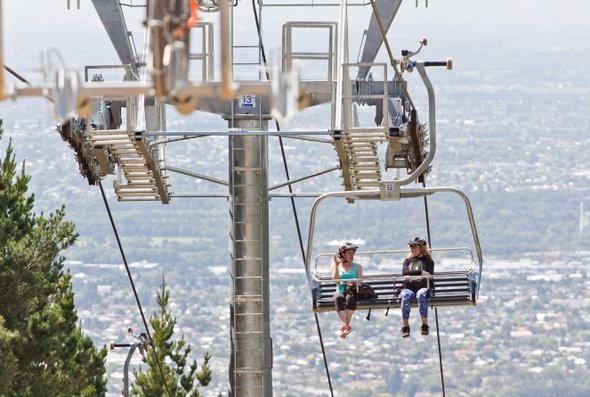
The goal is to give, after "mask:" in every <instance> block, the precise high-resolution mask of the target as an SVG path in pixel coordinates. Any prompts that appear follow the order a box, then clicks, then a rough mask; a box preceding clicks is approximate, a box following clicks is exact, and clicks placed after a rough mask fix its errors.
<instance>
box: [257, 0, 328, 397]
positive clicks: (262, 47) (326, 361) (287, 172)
mask: <svg viewBox="0 0 590 397" xmlns="http://www.w3.org/2000/svg"><path fill="white" fill-rule="evenodd" d="M255 1H256V0H252V11H253V13H254V20H255V22H256V32H257V33H258V45H259V47H260V54H261V56H262V62H263V64H264V69H265V74H266V79H267V80H270V79H271V76H270V73H269V71H268V63H267V59H266V51H265V49H264V42H263V40H262V30H261V29H260V20H259V18H258V13H257V11H256V4H255ZM275 125H276V128H277V131H281V126H280V124H279V121H278V120H277V119H275ZM278 138H279V145H280V147H281V156H282V158H283V166H284V168H285V178H286V179H287V187H288V189H289V194H290V195H291V197H290V199H291V200H290V201H291V208H292V210H293V218H294V221H295V227H296V229H297V237H298V238H299V248H300V249H301V258H302V259H303V267H304V268H305V247H304V245H303V237H302V235H301V227H300V225H299V216H298V215H297V206H296V205H295V197H294V196H293V186H292V184H291V183H290V182H289V181H291V177H290V175H289V165H288V163H287V155H286V153H285V147H284V145H283V138H282V137H281V136H279V137H278ZM314 316H315V323H316V328H317V330H318V337H319V339H320V346H321V349H322V357H323V360H324V368H325V369H326V377H327V378H328V386H329V388H330V395H331V396H332V397H334V389H333V387H332V379H331V377H330V370H329V367H328V358H327V355H326V349H325V347H324V339H323V337H322V329H321V326H320V319H319V317H318V314H317V313H314Z"/></svg>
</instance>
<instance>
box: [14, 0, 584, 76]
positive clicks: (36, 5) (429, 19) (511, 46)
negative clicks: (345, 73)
mask: <svg viewBox="0 0 590 397" xmlns="http://www.w3.org/2000/svg"><path fill="white" fill-rule="evenodd" d="M299 1H300V2H302V0H299ZM316 1H318V0H316ZM332 1H333V0H332ZM75 2H76V0H72V7H71V9H69V10H68V9H67V8H66V4H67V2H66V0H45V1H40V0H37V1H34V2H30V1H17V0H8V1H7V0H4V1H3V33H4V53H5V63H6V64H7V65H9V66H11V65H12V66H13V67H19V68H24V69H25V70H23V73H24V72H27V73H29V72H30V71H31V70H32V69H31V68H32V67H36V66H37V65H38V64H39V53H40V51H41V50H42V49H43V48H47V47H55V48H57V49H59V50H60V52H61V53H62V54H63V56H64V58H65V59H66V62H67V63H68V64H69V65H78V66H79V65H81V64H84V63H85V62H94V59H96V61H97V62H102V63H109V62H116V60H117V59H116V56H115V53H114V51H113V50H112V49H111V48H110V43H109V41H108V38H107V35H106V33H105V32H104V29H103V28H102V26H101V24H100V21H99V19H98V17H97V16H96V11H95V10H94V7H93V5H92V3H91V2H90V0H81V7H80V9H79V10H78V9H76V7H75ZM280 2H281V0H273V3H274V4H276V3H280ZM134 3H135V4H140V3H139V2H138V1H134ZM266 3H270V1H266ZM419 4H420V5H419V7H418V8H416V6H415V1H414V0H406V1H405V2H404V3H402V6H401V8H400V11H399V12H398V15H397V17H396V20H395V22H394V25H393V27H392V29H391V30H390V32H389V34H388V37H389V39H390V40H391V42H392V47H393V48H394V50H395V51H396V54H397V53H398V51H399V49H401V48H402V47H404V48H405V47H407V48H412V46H413V45H414V43H417V41H418V40H419V38H420V37H423V36H424V37H428V38H429V44H430V45H429V47H428V55H429V56H432V57H433V59H434V58H440V57H446V56H453V57H457V56H462V53H468V54H469V53H472V54H473V53H485V52H488V53H490V57H491V58H494V56H493V55H494V53H497V54H499V56H502V54H505V53H507V52H509V51H511V50H514V51H536V50H543V48H550V49H553V50H557V49H558V48H557V47H562V48H561V50H562V51H563V50H565V49H564V48H565V47H575V48H576V49H577V51H581V52H583V53H585V54H586V55H587V54H588V53H589V51H588V46H589V44H588V42H589V41H590V24H588V20H589V19H590V1H588V0H560V1H549V0H519V1H515V0H429V7H428V8H426V7H425V6H424V4H425V0H420V1H419ZM239 9H240V10H243V11H242V12H241V14H243V15H244V16H243V17H241V18H243V22H242V23H240V24H237V25H236V29H240V28H244V29H247V28H249V27H251V26H253V25H252V24H253V19H252V12H251V2H250V1H248V0H240V6H239ZM370 9H371V7H370V6H367V7H354V8H352V10H353V11H352V12H351V14H352V16H351V42H352V43H353V44H352V45H351V53H353V54H354V56H356V52H357V51H358V44H355V43H356V42H357V41H358V40H359V39H360V35H361V32H362V29H364V28H365V27H366V25H367V24H368V18H369V12H370ZM124 10H125V13H126V15H127V16H128V17H129V21H128V28H129V29H131V30H133V31H134V32H135V35H136V40H138V41H139V42H141V40H142V35H141V33H140V31H141V25H140V21H141V19H142V18H143V14H144V12H145V11H144V9H135V10H130V9H129V8H128V7H124ZM279 13H280V14H282V15H283V16H280V15H279ZM285 14H287V15H288V18H289V19H291V20H305V19H308V20H322V19H323V20H326V19H327V20H336V18H337V14H338V7H314V8H306V9H297V8H284V7H281V8H279V7H274V8H273V7H266V8H265V9H264V17H265V32H266V36H265V41H266V40H268V42H269V44H267V45H268V48H270V49H272V48H275V47H278V45H279V44H280V35H281V33H280V30H279V28H280V25H281V24H282V23H283V21H284V19H285V17H284V15H285ZM217 17H218V15H217V14H206V15H204V16H203V18H204V19H205V20H213V21H215V20H216V19H217ZM492 49H494V51H491V50H492ZM586 58H588V57H587V56H586ZM80 61H82V62H80ZM482 61H484V60H482ZM506 62H510V59H506Z"/></svg>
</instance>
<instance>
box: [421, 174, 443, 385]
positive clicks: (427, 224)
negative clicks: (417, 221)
mask: <svg viewBox="0 0 590 397" xmlns="http://www.w3.org/2000/svg"><path fill="white" fill-rule="evenodd" d="M422 187H423V188H426V178H422ZM424 218H425V221H426V235H427V238H428V245H429V248H432V237H431V234H430V214H429V212H428V197H426V196H424ZM434 320H435V322H436V340H437V342H438V343H437V345H438V364H439V370H440V384H441V388H442V393H443V397H445V374H444V370H443V359H442V348H441V345H440V328H439V326H438V307H436V306H435V307H434Z"/></svg>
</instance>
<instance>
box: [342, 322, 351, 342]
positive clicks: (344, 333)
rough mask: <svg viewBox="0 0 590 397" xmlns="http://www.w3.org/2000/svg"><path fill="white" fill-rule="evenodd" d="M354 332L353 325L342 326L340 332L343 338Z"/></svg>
mask: <svg viewBox="0 0 590 397" xmlns="http://www.w3.org/2000/svg"><path fill="white" fill-rule="evenodd" d="M351 332H352V327H350V326H348V325H345V326H344V327H342V331H341V332H340V337H341V338H342V339H344V338H346V337H347V336H348V334H350V333H351Z"/></svg>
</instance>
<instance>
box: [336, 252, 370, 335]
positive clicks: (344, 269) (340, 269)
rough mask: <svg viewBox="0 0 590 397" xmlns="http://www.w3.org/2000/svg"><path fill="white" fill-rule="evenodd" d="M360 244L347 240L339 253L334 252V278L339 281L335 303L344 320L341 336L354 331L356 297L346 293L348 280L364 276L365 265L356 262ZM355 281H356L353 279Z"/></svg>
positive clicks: (339, 316) (340, 316)
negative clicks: (351, 324) (352, 326)
mask: <svg viewBox="0 0 590 397" xmlns="http://www.w3.org/2000/svg"><path fill="white" fill-rule="evenodd" d="M357 249H358V246H357V245H355V244H353V243H350V242H345V243H343V244H342V245H340V249H339V250H338V253H336V254H334V257H333V259H334V262H333V263H332V270H331V271H332V279H333V280H334V281H338V284H337V288H336V293H335V294H334V305H335V306H336V313H337V314H338V318H340V321H342V324H343V326H342V329H341V331H340V337H341V338H346V336H347V335H348V334H350V333H351V332H352V328H351V326H350V321H351V320H352V315H353V314H354V311H355V309H356V298H355V296H354V295H353V294H345V293H344V292H345V290H346V280H351V279H358V278H361V277H362V276H363V267H362V266H361V265H359V264H357V263H356V262H354V255H355V253H356V250H357ZM351 282H352V283H355V282H356V281H351Z"/></svg>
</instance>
